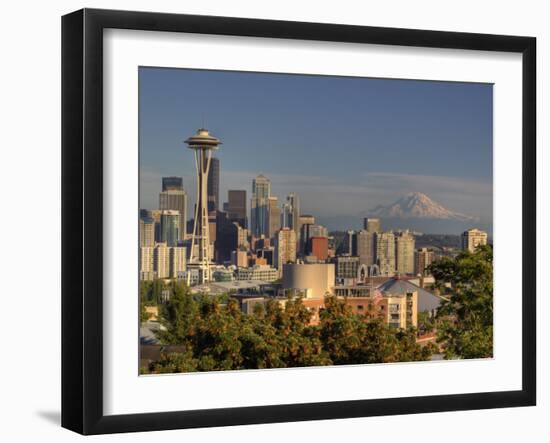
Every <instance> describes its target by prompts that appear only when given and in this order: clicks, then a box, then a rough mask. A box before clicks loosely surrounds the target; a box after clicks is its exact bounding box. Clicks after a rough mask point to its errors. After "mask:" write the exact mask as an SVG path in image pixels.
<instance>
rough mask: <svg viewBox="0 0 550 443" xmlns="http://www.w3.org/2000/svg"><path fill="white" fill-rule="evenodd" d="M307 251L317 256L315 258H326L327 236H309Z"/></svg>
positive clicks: (321, 259) (322, 259)
mask: <svg viewBox="0 0 550 443" xmlns="http://www.w3.org/2000/svg"><path fill="white" fill-rule="evenodd" d="M309 253H310V254H311V255H314V256H315V257H317V260H320V261H324V260H326V259H327V258H328V238H327V237H310V238H309Z"/></svg>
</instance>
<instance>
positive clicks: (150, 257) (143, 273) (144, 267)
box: [139, 246, 156, 281]
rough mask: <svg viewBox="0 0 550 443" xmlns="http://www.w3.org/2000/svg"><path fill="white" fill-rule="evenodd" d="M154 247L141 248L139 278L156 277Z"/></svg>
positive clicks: (148, 278) (149, 279) (149, 278)
mask: <svg viewBox="0 0 550 443" xmlns="http://www.w3.org/2000/svg"><path fill="white" fill-rule="evenodd" d="M154 249H155V248H154V247H152V246H141V247H140V248H139V279H140V280H146V281H151V280H154V279H155V276H156V274H155V263H154Z"/></svg>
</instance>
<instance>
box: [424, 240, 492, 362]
mask: <svg viewBox="0 0 550 443" xmlns="http://www.w3.org/2000/svg"><path fill="white" fill-rule="evenodd" d="M429 270H430V272H431V273H432V275H433V276H434V277H435V280H436V284H435V287H436V288H437V289H439V290H440V291H441V292H442V293H443V294H445V295H446V296H447V297H448V301H443V302H442V305H441V307H440V308H439V310H438V314H437V319H438V342H439V343H441V344H442V345H443V349H444V352H445V357H446V358H488V357H492V355H493V248H492V246H489V245H487V246H480V247H478V248H477V249H476V250H475V252H473V253H471V252H468V251H464V252H462V253H460V254H459V255H458V256H457V257H456V258H455V259H450V258H444V259H442V260H440V261H438V262H435V263H433V264H432V265H430V267H429Z"/></svg>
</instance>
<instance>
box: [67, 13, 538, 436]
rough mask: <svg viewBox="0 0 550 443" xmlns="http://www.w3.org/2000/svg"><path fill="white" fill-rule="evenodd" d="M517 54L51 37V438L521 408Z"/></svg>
mask: <svg viewBox="0 0 550 443" xmlns="http://www.w3.org/2000/svg"><path fill="white" fill-rule="evenodd" d="M535 51H536V41H535V39H534V38H531V37H517V36H499V35H484V34H466V33H453V32H439V31H423V30H410V29H388V28H376V27H362V26H348V25H340V24H319V23H298V22H282V21H271V20H256V19H243V18H228V17H208V16H191V15H175V14H160V13H149V12H125V11H108V10H91V9H84V10H80V11H77V12H74V13H72V14H69V15H66V16H64V17H63V20H62V56H63V66H62V77H63V78H62V91H63V93H62V108H63V112H62V114H63V115H62V120H63V127H62V140H63V146H62V152H63V154H62V162H63V164H62V171H63V183H62V184H63V195H62V197H63V210H62V212H63V214H62V220H63V226H62V241H63V244H62V253H63V263H62V268H63V275H62V280H63V291H62V292H63V293H62V298H63V300H62V309H63V312H62V322H63V324H62V335H63V336H62V359H63V361H62V425H63V426H64V427H66V428H68V429H71V430H73V431H76V432H79V433H82V434H102V433H115V432H132V431H149V430H161V429H177V428H191V427H211V426H228V425H239V424H253V423H273V422H284V421H300V420H320V419H331V418H346V417H362V416H378V415H390V414H412V413H424V412H436V411H455V410H466V409H485V408H500V407H517V406H531V405H535V403H536V354H535V350H536V337H535V330H536V327H535V320H536V315H535V307H536V287H535V259H536V213H535V202H536V180H535V171H536V159H535V130H536V126H535V121H536V119H535V109H536V106H535V83H536V82H535V73H536V69H535V60H536V53H535Z"/></svg>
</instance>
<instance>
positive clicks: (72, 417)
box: [62, 9, 536, 434]
mask: <svg viewBox="0 0 550 443" xmlns="http://www.w3.org/2000/svg"><path fill="white" fill-rule="evenodd" d="M107 28H118V29H133V30H147V31H171V32H186V33H199V34H217V35H227V36H250V37H268V38H280V39H301V40H317V41H327V42H353V43H370V44H378V45H398V46H417V47H431V48H455V49H470V50H481V51H504V52H513V53H520V54H522V63H523V80H522V81H523V85H522V88H523V99H522V100H523V105H522V106H523V109H522V119H523V120H522V126H523V136H522V137H523V139H522V142H523V147H522V149H523V190H522V192H523V214H522V221H523V233H522V239H523V257H522V289H523V293H522V295H521V297H522V314H521V315H522V359H523V361H522V389H521V390H517V391H506V392H479V393H471V394H458V395H435V396H421V397H404V398H391V399H373V400H357V401H333V402H325V403H307V404H288V405H266V406H261V407H237V408H224V409H208V410H190V411H177V412H161V413H143V414H131V415H109V416H106V415H104V413H103V407H102V404H103V375H102V370H103V369H102V368H103V343H102V323H103V321H102V310H103V300H102V282H103V279H102V267H103V255H102V254H103V249H102V239H103V236H102V233H103V226H102V223H103V210H102V206H103V199H102V195H103V166H102V165H103V147H102V138H103V111H102V109H103V96H102V94H103V88H102V83H103V78H102V76H103V30H104V29H107ZM535 67H536V39H535V38H533V37H516V36H504V35H485V34H471V33H456V32H440V31H423V30H411V29H390V28H378V27H364V26H348V25H336V24H319V23H300V22H286V21H274V20H256V19H243V18H228V17H210V16H196V15H178V14H163V13H150V12H127V11H109V10H97V9H83V10H80V11H76V12H73V13H71V14H68V15H65V16H64V17H63V18H62V174H63V177H62V200H63V203H62V426H63V427H65V428H68V429H71V430H73V431H76V432H79V433H82V434H104V433H116V432H132V431H152V430H162V429H178V428H194V427H212V426H229V425H241V424H256V423H274V422H288V421H302V420H320V419H334V418H348V417H363V416H380V415H392V414H414V413H425V412H437V411H458V410H467V409H487V408H502V407H516V406H532V405H535V404H536V315H535V309H536V284H535V282H536V278H535V273H536V151H535V149H536V146H535V145H536V141H535V140H536V119H535V115H536V89H535V87H536V69H535Z"/></svg>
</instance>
